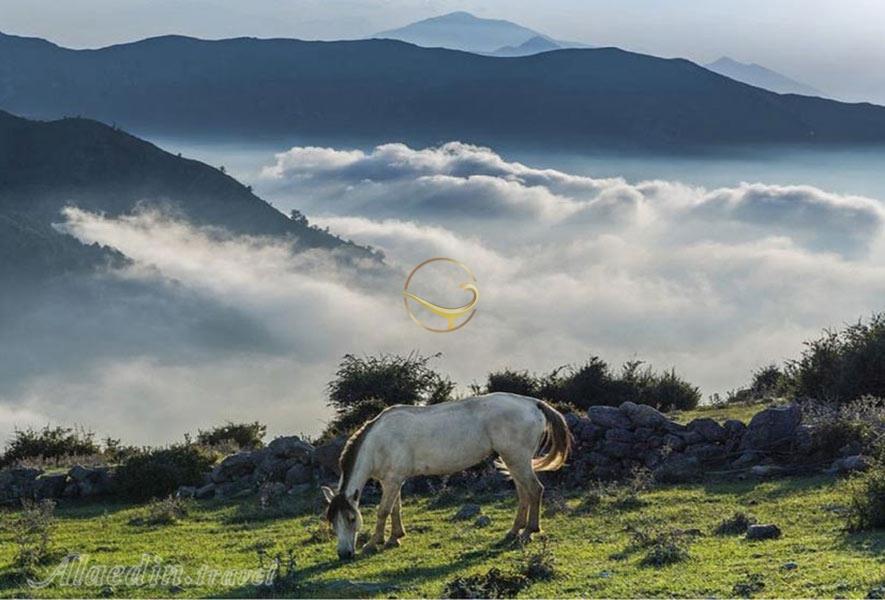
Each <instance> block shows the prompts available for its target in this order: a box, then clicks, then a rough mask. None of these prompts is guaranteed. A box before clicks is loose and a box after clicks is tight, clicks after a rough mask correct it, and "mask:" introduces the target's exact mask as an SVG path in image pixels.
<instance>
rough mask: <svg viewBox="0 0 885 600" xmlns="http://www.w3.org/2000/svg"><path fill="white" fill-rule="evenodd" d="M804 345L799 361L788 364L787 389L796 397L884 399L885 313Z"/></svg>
mask: <svg viewBox="0 0 885 600" xmlns="http://www.w3.org/2000/svg"><path fill="white" fill-rule="evenodd" d="M805 346H806V347H805V351H804V352H803V353H802V356H801V357H800V358H799V359H797V360H794V361H790V362H788V363H787V368H786V388H787V390H788V391H789V392H790V393H791V394H792V396H793V397H795V398H798V399H802V398H813V399H817V400H823V401H831V402H850V401H851V400H854V399H856V398H860V397H861V396H867V395H868V396H875V397H878V398H885V376H883V373H885V313H882V314H877V315H874V316H873V317H872V318H871V319H870V320H869V322H867V323H864V322H858V323H855V324H854V325H850V326H848V327H846V328H844V329H842V330H840V331H833V330H828V331H825V332H824V334H823V335H822V336H821V337H820V338H818V339H816V340H812V341H809V342H806V343H805Z"/></svg>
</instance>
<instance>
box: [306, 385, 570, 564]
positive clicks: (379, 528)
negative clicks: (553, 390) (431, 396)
mask: <svg viewBox="0 0 885 600" xmlns="http://www.w3.org/2000/svg"><path fill="white" fill-rule="evenodd" d="M542 442H545V443H544V445H545V446H546V447H547V452H546V454H544V455H543V456H540V457H535V454H536V453H537V452H538V451H539V449H540V447H541V445H542ZM570 451H571V433H570V432H569V430H568V425H566V422H565V419H564V418H563V416H562V414H560V413H559V412H558V411H557V410H556V409H554V408H553V407H552V406H550V405H549V404H547V403H546V402H543V401H541V400H538V399H536V398H529V397H527V396H519V395H517V394H508V393H502V392H498V393H494V394H486V395H484V396H477V397H474V398H467V399H465V400H458V401H453V402H444V403H442V404H435V405H432V406H392V407H390V408H387V409H385V410H384V411H382V412H381V414H379V415H378V416H377V417H375V418H374V419H372V420H371V421H368V422H366V423H365V424H364V425H363V426H362V427H360V429H358V430H357V432H356V433H354V434H353V435H352V436H351V437H350V439H349V440H348V441H347V444H345V446H344V450H343V451H342V453H341V458H340V465H341V479H340V481H339V482H338V490H337V491H333V490H331V489H330V488H328V487H323V494H324V495H325V497H326V501H327V502H328V506H327V508H326V518H327V519H328V520H329V523H330V524H331V526H332V528H333V529H334V530H335V534H336V536H337V538H338V556H339V558H342V559H344V558H352V557H353V556H354V553H355V551H356V538H357V533H358V532H359V530H360V528H361V527H362V522H363V521H362V515H360V509H359V501H360V492H361V491H362V489H363V486H365V485H366V482H367V481H368V480H369V479H375V480H377V481H379V482H381V488H382V494H381V503H380V504H379V505H378V521H377V523H376V524H375V533H374V534H373V535H372V537H371V538H370V539H369V541H368V542H367V543H366V545H365V547H364V548H363V550H364V551H372V550H375V549H377V548H378V546H381V545H383V544H384V527H385V523H386V522H387V517H388V516H389V517H391V522H392V531H391V534H390V539H389V540H388V541H387V545H388V546H398V545H399V539H400V538H401V537H403V536H404V535H405V534H406V532H405V529H403V522H402V515H401V506H402V503H401V500H400V488H401V487H402V485H403V482H404V481H405V480H406V479H407V478H408V477H412V476H415V475H447V474H450V473H455V472H457V471H462V470H464V469H466V468H468V467H471V466H473V465H475V464H477V463H479V462H481V461H482V460H483V459H485V458H486V457H488V456H490V455H491V454H492V453H497V454H498V456H499V457H500V459H501V462H503V466H504V467H506V470H507V472H508V473H509V474H510V476H511V477H512V478H513V481H514V483H515V484H516V493H517V495H518V497H519V508H518V509H517V510H516V519H515V520H514V521H513V527H512V528H511V529H510V531H509V532H508V534H507V536H508V538H515V537H517V536H520V537H521V538H523V539H524V540H525V541H528V540H529V539H531V535H532V533H537V532H539V531H540V530H541V526H540V521H539V518H540V509H541V495H542V493H543V491H544V486H543V485H541V482H540V481H538V477H537V476H536V475H535V473H536V472H537V471H554V470H556V469H558V468H560V467H561V466H562V465H563V464H564V463H565V461H566V459H567V458H568V455H569V452H570Z"/></svg>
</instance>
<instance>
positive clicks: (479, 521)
mask: <svg viewBox="0 0 885 600" xmlns="http://www.w3.org/2000/svg"><path fill="white" fill-rule="evenodd" d="M491 524H492V518H491V517H490V516H488V515H479V516H478V517H476V521H474V522H473V526H474V527H488V526H489V525H491Z"/></svg>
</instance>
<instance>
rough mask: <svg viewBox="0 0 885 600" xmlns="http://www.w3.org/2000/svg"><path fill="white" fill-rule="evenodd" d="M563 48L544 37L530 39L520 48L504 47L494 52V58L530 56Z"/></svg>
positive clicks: (537, 36) (520, 45)
mask: <svg viewBox="0 0 885 600" xmlns="http://www.w3.org/2000/svg"><path fill="white" fill-rule="evenodd" d="M560 49H562V46H560V45H559V44H557V43H556V42H554V41H553V40H551V39H550V38H548V37H546V36H543V35H536V36H535V37H533V38H529V39H527V40H526V41H524V42H523V43H521V44H519V45H518V46H503V47H501V48H498V49H497V50H495V51H494V52H492V55H493V56H530V55H532V54H539V53H541V52H549V51H551V50H560Z"/></svg>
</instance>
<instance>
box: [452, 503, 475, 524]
mask: <svg viewBox="0 0 885 600" xmlns="http://www.w3.org/2000/svg"><path fill="white" fill-rule="evenodd" d="M481 512H482V508H481V507H480V506H479V504H472V503H468V504H465V505H463V506H462V507H461V508H459V509H458V512H456V513H455V516H454V517H452V518H453V519H455V520H456V521H465V520H467V519H472V518H473V517H478V516H479V514H480V513H481Z"/></svg>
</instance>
